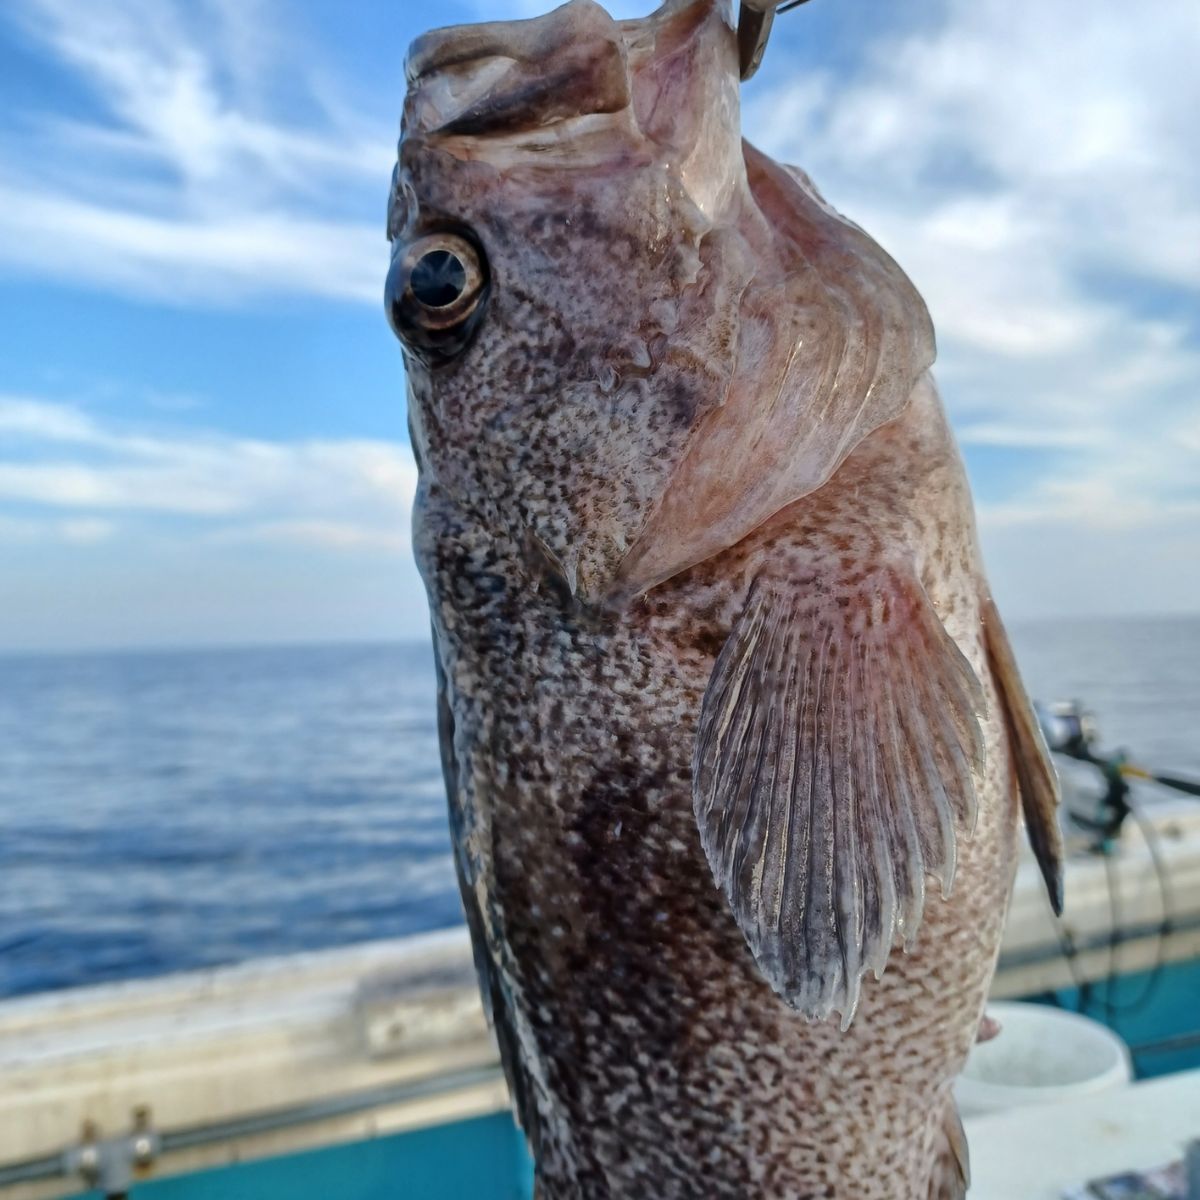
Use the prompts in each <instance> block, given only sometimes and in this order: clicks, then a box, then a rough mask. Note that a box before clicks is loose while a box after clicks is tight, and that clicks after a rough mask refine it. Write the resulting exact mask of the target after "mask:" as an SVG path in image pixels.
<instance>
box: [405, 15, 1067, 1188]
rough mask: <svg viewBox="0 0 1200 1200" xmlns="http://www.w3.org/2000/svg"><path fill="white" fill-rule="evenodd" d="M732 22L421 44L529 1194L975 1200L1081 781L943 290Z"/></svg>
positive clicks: (448, 625)
mask: <svg viewBox="0 0 1200 1200" xmlns="http://www.w3.org/2000/svg"><path fill="white" fill-rule="evenodd" d="M738 73H739V72H738V51H737V45H736V38H735V33H734V29H733V27H732V21H731V13H730V10H729V7H728V0H669V2H668V3H667V4H666V5H665V6H664V7H663V8H661V9H660V10H659V11H658V12H656V13H654V14H653V15H652V16H649V17H647V18H645V19H643V20H635V21H623V22H621V21H615V20H613V19H612V18H611V17H610V16H609V15H608V14H607V13H606V12H605V11H604V9H602V8H601V7H599V6H598V5H597V4H595V3H592V2H591V0H572V2H571V3H569V4H567V5H566V6H564V7H562V8H560V9H558V10H557V11H555V12H552V13H550V14H549V15H547V16H544V17H540V18H537V19H534V20H528V21H511V22H502V23H496V24H484V25H472V26H463V27H458V28H453V29H446V30H440V31H437V32H433V33H430V34H427V35H426V36H424V37H422V38H420V39H419V40H418V41H417V42H416V43H415V44H414V45H413V47H412V49H411V51H410V53H409V57H408V60H407V83H408V95H407V99H406V101H405V106H404V120H403V132H402V137H401V140H400V152H399V163H398V166H397V168H396V172H395V176H394V180H393V187H392V194H391V203H390V210H389V230H388V232H389V236H390V239H391V245H392V262H391V268H390V271H389V274H388V283H387V307H388V313H389V318H390V320H391V323H392V326H393V328H394V329H395V332H396V333H397V335H398V336H399V338H400V340H401V342H402V344H403V349H404V358H405V362H406V365H407V380H408V390H409V415H410V422H411V431H412V444H413V450H414V453H415V455H416V457H417V462H418V466H419V468H420V486H419V491H418V495H417V500H416V510H415V532H414V544H415V548H416V554H417V558H418V561H419V565H420V569H421V572H422V574H423V577H424V579H425V582H426V585H427V587H428V593H429V602H430V608H431V612H432V621H433V632H434V641H435V643H436V659H437V664H438V673H439V684H440V699H439V721H440V730H441V738H442V750H443V764H444V768H445V777H446V786H447V790H448V793H449V801H450V816H451V824H452V830H453V838H454V845H455V851H456V859H457V868H458V873H459V877H460V880H461V884H462V896H463V904H464V907H465V910H466V917H467V921H468V924H469V926H470V931H471V936H472V939H473V943H474V947H475V952H476V960H477V966H478V971H479V976H480V981H481V989H482V993H483V999H484V1003H485V1006H486V1008H487V1010H488V1012H489V1014H490V1017H491V1019H492V1021H493V1022H494V1027H495V1030H496V1036H497V1040H498V1042H499V1046H500V1051H501V1055H502V1058H503V1061H504V1065H505V1069H506V1071H507V1075H508V1080H509V1084H510V1088H511V1092H512V1096H513V1102H514V1106H515V1108H516V1110H517V1114H518V1116H519V1118H520V1121H521V1124H522V1126H523V1128H524V1130H525V1133H526V1135H527V1137H528V1139H529V1143H530V1146H531V1149H532V1151H533V1155H534V1158H535V1160H536V1164H537V1195H538V1197H540V1198H541V1200H648V1198H651V1197H653V1198H655V1200H685V1198H687V1200H760V1198H761V1200H767V1198H770V1200H786V1198H790V1200H799V1198H802V1197H803V1198H813V1197H836V1198H837V1200H927V1198H929V1197H954V1196H961V1195H963V1193H964V1191H965V1188H966V1180H967V1174H968V1172H967V1155H966V1146H965V1142H964V1139H963V1136H962V1127H961V1124H960V1123H959V1120H958V1117H957V1114H956V1112H955V1109H954V1102H953V1097H952V1083H953V1079H954V1076H955V1074H956V1072H957V1071H958V1070H959V1068H960V1067H961V1065H962V1063H963V1060H964V1058H965V1056H966V1054H967V1050H968V1048H969V1047H970V1045H971V1043H972V1041H973V1039H974V1038H975V1036H976V1030H977V1028H978V1026H979V1023H980V1019H981V1015H982V1012H983V1006H984V1000H985V997H986V994H987V990H988V984H989V981H990V979H991V976H992V972H993V969H994V966H995V960H996V955H997V951H998V946H999V944H1000V937H1001V930H1002V927H1003V923H1004V915H1005V907H1006V904H1007V900H1008V896H1009V891H1010V888H1011V886H1012V879H1013V874H1014V870H1015V863H1016V859H1017V853H1018V835H1019V826H1020V823H1021V812H1022V809H1023V810H1024V817H1025V823H1026V825H1027V827H1028V831H1029V835H1030V838H1031V840H1032V843H1033V847H1034V850H1035V852H1036V854H1037V856H1038V858H1039V861H1040V863H1041V866H1042V868H1043V872H1044V874H1045V876H1046V879H1047V882H1048V884H1049V887H1050V890H1051V895H1052V898H1053V900H1054V902H1055V903H1056V904H1057V903H1059V893H1060V882H1059V880H1060V855H1061V849H1060V841H1059V834H1058V825H1057V821H1056V813H1055V809H1056V803H1057V797H1056V790H1055V782H1054V776H1053V772H1052V770H1051V768H1050V766H1049V764H1048V761H1047V756H1046V753H1045V749H1044V747H1043V745H1042V742H1041V740H1040V735H1039V733H1038V731H1037V726H1036V724H1035V721H1034V718H1033V716H1032V713H1031V710H1030V706H1029V703H1028V700H1027V698H1026V695H1025V693H1024V691H1023V688H1022V685H1021V682H1020V679H1019V677H1018V675H1017V671H1016V667H1015V664H1014V661H1013V656H1012V653H1011V651H1010V648H1009V644H1008V641H1007V638H1006V636H1005V632H1004V629H1003V627H1002V625H1001V623H1000V619H999V617H998V616H997V614H996V610H995V607H994V606H993V603H992V600H991V598H990V595H989V591H988V585H987V582H986V580H985V576H984V572H983V568H982V565H981V562H980V555H979V549H978V545H977V540H976V533H975V526H974V518H973V515H972V506H971V499H970V494H969V491H968V487H967V483H966V479H965V475H964V471H963V467H962V463H961V460H960V458H959V456H958V453H957V450H956V448H955V445H954V442H953V439H952V436H951V433H950V430H949V428H948V425H947V422H946V418H945V415H944V413H943V410H942V406H941V403H940V401H939V399H938V396H937V393H936V392H935V390H934V386H933V383H932V381H931V378H930V374H929V370H930V366H931V364H932V362H933V359H934V339H933V330H932V326H931V323H930V319H929V315H928V313H927V311H926V308H925V305H924V304H923V302H922V300H921V298H920V296H919V295H918V294H917V292H916V290H915V289H914V287H913V285H912V284H911V283H910V282H909V280H908V279H907V278H906V276H905V275H904V274H903V272H902V271H901V270H900V268H899V267H898V266H897V265H896V264H895V263H894V262H893V261H892V260H891V259H890V258H889V257H888V256H887V255H886V254H885V253H884V252H883V251H882V250H881V249H880V247H879V246H877V245H876V244H875V242H873V241H872V240H871V238H869V237H868V236H867V235H866V234H865V233H864V232H863V231H862V230H861V229H859V228H858V227H857V226H856V225H854V224H852V223H851V222H849V221H848V220H846V219H845V218H843V217H842V216H840V215H839V214H838V213H837V212H835V211H834V210H833V209H832V208H831V207H830V206H829V204H827V203H826V202H825V201H824V200H823V199H822V198H821V196H820V195H819V193H818V192H817V190H816V188H815V187H814V185H813V184H812V182H811V181H810V180H809V179H808V177H807V176H806V175H805V174H804V173H803V172H801V171H799V170H797V169H795V168H793V167H788V166H783V165H781V164H779V163H777V162H774V161H772V160H771V159H770V158H768V157H766V156H765V155H763V154H762V153H760V152H759V151H757V150H756V149H754V148H753V147H752V146H750V145H748V144H746V143H745V142H743V141H742V139H741V135H740V128H739V127H740V117H739V83H738Z"/></svg>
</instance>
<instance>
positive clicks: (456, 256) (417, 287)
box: [385, 232, 488, 365]
mask: <svg viewBox="0 0 1200 1200" xmlns="http://www.w3.org/2000/svg"><path fill="white" fill-rule="evenodd" d="M487 293H488V276H487V265H486V262H485V260H484V256H483V252H482V251H481V250H479V249H478V248H477V247H476V246H475V245H474V243H472V242H471V241H469V240H468V239H467V238H466V237H463V236H462V235H460V234H457V233H449V232H440V233H431V234H427V235H426V236H425V237H421V238H417V239H416V240H415V241H413V242H411V243H409V244H408V245H403V246H400V247H398V248H397V249H396V250H395V251H394V253H393V256H392V265H391V268H390V269H389V271H388V277H387V287H386V296H385V303H386V306H387V313H388V320H389V321H390V323H391V326H392V329H393V331H394V332H395V334H396V336H397V337H398V338H399V339H400V340H401V341H402V342H403V343H404V344H405V346H407V347H408V348H409V349H410V350H411V351H412V352H413V353H414V354H416V355H417V356H418V357H420V358H422V359H424V360H425V361H427V362H429V363H430V364H432V365H437V364H439V363H444V362H447V361H448V360H450V359H451V358H453V357H455V355H457V354H459V353H461V352H462V351H463V350H464V349H466V346H467V344H468V342H469V341H470V340H471V335H472V334H473V333H474V331H475V329H476V328H477V326H478V324H479V319H480V317H481V316H482V314H483V308H484V302H485V301H486V299H487Z"/></svg>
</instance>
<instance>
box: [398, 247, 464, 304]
mask: <svg viewBox="0 0 1200 1200" xmlns="http://www.w3.org/2000/svg"><path fill="white" fill-rule="evenodd" d="M408 286H409V287H410V288H411V289H412V294H413V295H414V296H415V297H416V298H417V299H418V300H419V301H420V302H421V303H422V304H424V305H425V306H426V307H427V308H445V307H446V306H447V305H450V304H453V303H454V302H455V300H457V299H458V298H459V296H461V295H462V294H463V292H464V291H465V290H466V287H467V268H466V267H465V266H464V265H463V261H462V259H460V258H459V257H458V255H457V254H453V253H452V252H451V251H449V250H430V251H429V252H428V253H427V254H423V255H422V256H421V257H420V258H419V259H418V260H417V264H416V266H414V267H413V269H412V276H411V278H410V279H409V284H408Z"/></svg>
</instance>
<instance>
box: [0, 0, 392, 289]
mask: <svg viewBox="0 0 1200 1200" xmlns="http://www.w3.org/2000/svg"><path fill="white" fill-rule="evenodd" d="M261 7H262V6H261V5H257V4H251V5H247V6H245V7H244V8H239V7H238V6H235V5H233V4H231V3H230V2H229V0H205V2H204V3H197V4H195V5H189V4H185V3H183V2H182V0H110V2H109V3H106V4H103V5H83V6H80V5H78V4H74V3H69V2H68V0H19V3H18V5H16V6H14V7H13V8H12V9H11V10H10V11H9V12H8V14H6V15H7V18H8V19H9V20H12V21H14V22H16V23H17V24H18V25H19V26H20V27H21V28H22V29H23V30H24V32H25V34H26V36H28V37H30V38H31V39H33V40H34V41H35V42H36V43H37V44H39V45H40V46H41V47H42V48H43V49H44V50H45V51H46V52H48V53H49V54H51V55H52V56H53V57H54V58H55V60H56V61H57V62H58V63H59V64H60V66H61V67H62V68H63V69H65V70H67V71H69V72H71V73H73V74H74V75H75V76H76V77H77V78H78V79H79V80H80V81H81V82H82V83H83V84H84V85H85V86H86V87H88V88H89V89H90V90H91V92H92V94H93V95H94V96H95V98H96V101H97V106H98V111H97V114H96V116H95V118H93V119H89V120H86V121H84V120H79V119H75V120H70V121H68V120H64V119H62V118H50V117H47V116H46V115H45V114H37V113H35V114H28V113H27V114H22V115H23V116H24V118H25V120H26V122H27V123H29V122H32V125H31V127H30V128H29V130H28V132H27V133H25V134H24V135H21V134H20V133H16V132H11V133H9V134H8V135H7V136H6V137H5V139H4V141H3V142H2V143H0V151H2V152H3V154H4V161H5V163H6V166H5V167H4V168H3V169H0V262H6V263H7V264H8V265H9V266H11V267H15V268H17V269H20V270H25V271H28V272H30V273H34V274H38V275H50V276H53V277H57V278H62V279H66V280H69V281H71V282H75V283H83V284H90V285H95V286H101V287H105V288H110V289H114V290H118V291H121V292H126V293H132V294H135V295H139V296H149V297H151V298H154V299H157V300H160V301H167V302H173V303H183V302H189V301H197V300H199V301H219V302H229V301H232V300H237V299H239V298H242V297H246V296H254V295H263V294H275V293H283V292H286V293H291V294H309V295H318V296H325V297H330V298H334V299H352V300H362V301H377V300H378V297H379V295H380V292H381V288H382V283H381V279H382V275H383V272H384V270H385V269H386V247H385V246H384V243H383V233H382V224H381V220H382V219H381V218H380V220H375V221H364V220H362V219H359V218H356V217H354V216H352V215H351V208H350V206H351V205H356V206H357V207H358V209H359V211H361V210H362V209H363V208H364V207H365V205H364V204H363V203H362V201H363V199H364V197H366V196H377V197H378V201H379V205H380V206H381V205H382V203H383V194H384V190H385V189H386V180H387V177H388V172H389V171H390V167H391V160H392V157H393V155H394V130H393V129H392V128H386V127H372V126H370V125H369V124H368V123H367V122H366V121H364V120H363V119H362V118H359V117H355V116H353V115H350V114H347V113H346V112H345V111H344V110H343V109H342V108H341V107H340V106H338V105H336V104H335V103H333V102H332V101H330V100H328V99H327V98H326V97H324V96H323V95H322V93H321V88H320V84H319V81H318V82H310V83H309V85H308V86H307V91H306V93H305V95H304V96H303V97H302V102H297V101H296V100H295V98H292V101H291V103H290V104H289V111H295V110H296V109H297V108H301V107H303V109H304V110H305V111H304V118H305V119H304V120H303V122H300V121H299V120H298V118H293V119H288V120H285V119H283V118H281V117H279V116H278V114H277V112H276V111H274V108H273V106H272V103H271V94H272V91H273V84H274V82H275V76H276V75H277V74H279V68H280V64H281V63H283V62H286V61H287V55H288V53H289V52H293V53H298V52H299V51H298V48H296V47H291V46H289V45H287V43H286V35H285V34H284V33H283V32H281V31H282V30H283V29H284V28H286V22H282V21H280V20H279V19H278V15H277V16H276V17H275V18H274V19H271V20H268V18H267V16H266V14H265V13H258V12H257V11H256V10H257V9H258V8H261ZM304 53H305V56H306V58H307V60H308V62H309V64H310V72H309V75H308V76H306V77H305V78H306V79H311V77H312V76H314V75H315V74H316V72H315V71H314V70H313V69H312V67H313V52H312V50H311V48H305V50H304ZM16 128H17V129H19V128H20V126H17V127H16ZM85 184H86V186H84V185H85Z"/></svg>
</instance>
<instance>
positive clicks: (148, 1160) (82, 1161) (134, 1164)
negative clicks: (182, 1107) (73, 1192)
mask: <svg viewBox="0 0 1200 1200" xmlns="http://www.w3.org/2000/svg"><path fill="white" fill-rule="evenodd" d="M161 1142H162V1139H161V1138H160V1137H159V1135H158V1134H157V1133H156V1132H155V1130H154V1127H153V1124H152V1123H151V1119H150V1109H149V1108H148V1107H147V1106H146V1105H141V1106H139V1107H138V1108H135V1109H134V1110H133V1128H132V1129H131V1130H130V1131H129V1133H125V1134H120V1135H118V1136H116V1137H111V1138H102V1137H101V1136H100V1130H99V1128H98V1127H97V1126H96V1123H95V1122H94V1121H85V1122H84V1123H83V1129H82V1131H81V1133H80V1139H79V1144H78V1145H77V1146H72V1147H71V1148H70V1149H69V1150H67V1151H66V1153H65V1154H64V1155H63V1174H64V1175H73V1176H79V1177H80V1178H81V1179H82V1180H83V1182H84V1183H85V1184H86V1185H87V1186H88V1187H89V1188H99V1189H100V1191H102V1192H103V1193H104V1195H105V1196H106V1197H107V1198H108V1200H125V1197H126V1196H128V1194H129V1189H130V1188H131V1187H132V1186H133V1182H134V1180H135V1179H137V1178H140V1177H143V1176H145V1175H146V1174H147V1172H148V1171H149V1169H150V1167H151V1165H152V1164H153V1163H154V1160H155V1159H156V1158H157V1157H158V1154H159V1150H160V1149H161Z"/></svg>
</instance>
